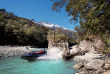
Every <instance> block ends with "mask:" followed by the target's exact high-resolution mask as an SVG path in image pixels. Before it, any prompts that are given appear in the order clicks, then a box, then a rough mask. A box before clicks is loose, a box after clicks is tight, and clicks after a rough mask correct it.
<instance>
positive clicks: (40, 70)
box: [0, 57, 76, 74]
mask: <svg viewBox="0 0 110 74" xmlns="http://www.w3.org/2000/svg"><path fill="white" fill-rule="evenodd" d="M74 64H75V62H73V61H64V60H62V59H58V60H37V59H36V60H33V61H29V60H25V59H21V58H20V57H14V58H4V59H0V74H74V73H76V70H75V69H73V68H72V66H73V65H74Z"/></svg>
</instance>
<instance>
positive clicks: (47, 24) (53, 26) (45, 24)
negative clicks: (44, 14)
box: [37, 21, 68, 30]
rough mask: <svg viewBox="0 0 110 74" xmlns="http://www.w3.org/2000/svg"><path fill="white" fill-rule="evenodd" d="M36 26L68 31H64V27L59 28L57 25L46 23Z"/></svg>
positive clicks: (42, 22)
mask: <svg viewBox="0 0 110 74" xmlns="http://www.w3.org/2000/svg"><path fill="white" fill-rule="evenodd" d="M37 24H39V25H43V26H45V27H48V28H51V29H65V30H68V29H66V28H64V27H60V26H59V25H57V24H52V23H47V22H45V21H41V22H38V23H37Z"/></svg>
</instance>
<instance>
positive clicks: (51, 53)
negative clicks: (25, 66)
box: [37, 47, 63, 60]
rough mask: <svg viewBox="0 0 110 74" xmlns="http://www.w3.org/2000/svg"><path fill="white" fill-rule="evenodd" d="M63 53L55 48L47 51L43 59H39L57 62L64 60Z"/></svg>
mask: <svg viewBox="0 0 110 74" xmlns="http://www.w3.org/2000/svg"><path fill="white" fill-rule="evenodd" d="M62 53H63V51H61V50H60V48H58V47H53V48H51V49H50V50H48V51H47V54H46V55H44V56H41V57H38V58H37V59H45V60H46V59H48V60H53V59H55V60H57V59H60V58H62Z"/></svg>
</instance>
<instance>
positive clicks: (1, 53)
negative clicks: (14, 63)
mask: <svg viewBox="0 0 110 74" xmlns="http://www.w3.org/2000/svg"><path fill="white" fill-rule="evenodd" d="M28 52H29V50H27V49H26V48H25V47H22V46H18V47H11V46H0V59H1V58H6V57H15V56H20V55H23V54H26V53H28Z"/></svg>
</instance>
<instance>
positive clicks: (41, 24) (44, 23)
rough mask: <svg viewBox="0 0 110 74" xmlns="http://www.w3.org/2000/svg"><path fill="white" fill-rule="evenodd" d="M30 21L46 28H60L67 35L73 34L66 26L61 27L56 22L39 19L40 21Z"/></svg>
mask: <svg viewBox="0 0 110 74" xmlns="http://www.w3.org/2000/svg"><path fill="white" fill-rule="evenodd" d="M32 22H34V23H36V24H37V25H40V26H44V27H46V28H48V29H52V30H61V31H62V32H64V33H65V34H68V35H69V36H73V35H74V34H75V32H74V31H71V30H68V29H67V28H64V27H61V26H59V25H57V24H52V23H47V22H45V21H41V22H35V21H32Z"/></svg>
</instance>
